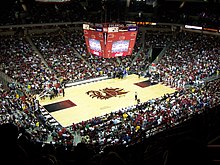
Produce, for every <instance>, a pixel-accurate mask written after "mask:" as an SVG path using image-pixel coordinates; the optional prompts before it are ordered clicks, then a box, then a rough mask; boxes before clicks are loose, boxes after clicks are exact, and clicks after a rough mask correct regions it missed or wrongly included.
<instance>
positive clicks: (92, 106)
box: [39, 75, 175, 127]
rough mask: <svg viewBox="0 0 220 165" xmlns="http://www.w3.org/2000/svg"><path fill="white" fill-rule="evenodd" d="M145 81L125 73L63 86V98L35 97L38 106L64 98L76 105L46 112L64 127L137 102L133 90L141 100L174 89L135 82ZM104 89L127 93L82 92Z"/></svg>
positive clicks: (173, 90)
mask: <svg viewBox="0 0 220 165" xmlns="http://www.w3.org/2000/svg"><path fill="white" fill-rule="evenodd" d="M146 80H148V78H143V77H141V78H138V76H137V75H129V76H127V77H125V78H124V79H118V78H116V79H107V80H102V81H98V82H92V83H87V84H82V85H78V86H72V87H68V88H66V89H65V97H63V96H58V97H57V98H54V99H52V100H50V99H49V98H46V99H45V100H39V102H40V104H41V105H42V106H44V105H48V104H51V103H56V102H60V101H64V100H70V101H72V102H73V103H74V104H76V106H74V107H71V108H66V109H63V110H58V111H55V112H51V113H50V114H51V115H52V116H53V117H54V118H55V119H56V120H57V121H58V122H59V123H60V124H61V125H62V126H63V127H67V126H70V125H71V124H72V123H78V122H81V121H83V120H84V121H85V120H88V119H91V118H93V117H95V116H101V115H104V114H106V113H110V112H112V111H117V110H119V109H121V108H123V107H128V106H131V105H135V104H136V103H137V102H136V101H135V92H137V94H138V98H139V99H140V101H141V102H145V101H147V100H149V99H152V98H157V97H160V96H163V95H164V94H166V93H173V92H175V89H173V88H170V87H168V86H165V85H162V84H156V85H152V86H148V87H145V88H142V87H140V86H137V85H135V83H138V82H142V81H146ZM105 88H120V89H123V91H125V92H127V93H126V94H123V95H117V96H115V97H114V96H113V97H110V98H109V99H98V98H96V97H94V98H92V97H90V96H89V95H87V94H86V92H88V91H90V90H95V91H100V90H102V89H105ZM113 94H114V92H113Z"/></svg>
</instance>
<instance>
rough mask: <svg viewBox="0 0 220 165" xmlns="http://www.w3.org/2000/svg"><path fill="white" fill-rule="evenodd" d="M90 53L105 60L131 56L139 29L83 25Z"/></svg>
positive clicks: (125, 26) (107, 25)
mask: <svg viewBox="0 0 220 165" xmlns="http://www.w3.org/2000/svg"><path fill="white" fill-rule="evenodd" d="M83 29H84V37H85V41H86V45H87V50H88V52H90V53H92V54H94V55H98V56H101V57H104V58H112V57H118V56H127V55H131V54H132V51H133V48H134V45H135V41H136V37H137V27H136V26H135V25H133V24H132V25H130V24H129V25H124V24H83Z"/></svg>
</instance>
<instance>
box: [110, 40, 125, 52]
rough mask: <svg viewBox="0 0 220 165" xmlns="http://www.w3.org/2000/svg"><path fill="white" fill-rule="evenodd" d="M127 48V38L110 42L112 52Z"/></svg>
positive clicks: (123, 50)
mask: <svg viewBox="0 0 220 165" xmlns="http://www.w3.org/2000/svg"><path fill="white" fill-rule="evenodd" d="M128 48H129V40H122V41H115V42H113V44H112V53H117V52H127V51H128Z"/></svg>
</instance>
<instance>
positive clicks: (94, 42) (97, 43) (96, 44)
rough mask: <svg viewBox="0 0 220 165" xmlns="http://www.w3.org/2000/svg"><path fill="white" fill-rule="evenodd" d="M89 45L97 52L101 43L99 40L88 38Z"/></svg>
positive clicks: (99, 50)
mask: <svg viewBox="0 0 220 165" xmlns="http://www.w3.org/2000/svg"><path fill="white" fill-rule="evenodd" d="M89 47H90V49H91V50H95V51H98V52H101V51H102V49H101V44H100V41H99V40H95V39H92V38H89Z"/></svg>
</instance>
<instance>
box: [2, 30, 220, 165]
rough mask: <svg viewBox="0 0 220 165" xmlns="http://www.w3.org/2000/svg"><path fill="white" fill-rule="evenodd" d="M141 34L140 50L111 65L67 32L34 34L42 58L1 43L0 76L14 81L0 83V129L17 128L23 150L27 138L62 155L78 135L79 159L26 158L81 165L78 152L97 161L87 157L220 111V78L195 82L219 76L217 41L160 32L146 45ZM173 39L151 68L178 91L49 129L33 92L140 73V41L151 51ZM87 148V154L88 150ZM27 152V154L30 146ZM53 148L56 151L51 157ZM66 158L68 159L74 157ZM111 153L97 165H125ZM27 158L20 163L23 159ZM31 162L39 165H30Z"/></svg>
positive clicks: (19, 42) (17, 44) (10, 41)
mask: <svg viewBox="0 0 220 165" xmlns="http://www.w3.org/2000/svg"><path fill="white" fill-rule="evenodd" d="M144 33H145V32H144ZM142 36H143V34H142V33H140V34H139V35H138V38H137V43H138V44H137V47H135V49H134V53H133V54H132V56H128V57H119V58H111V59H104V58H101V57H98V56H94V55H91V54H87V53H86V46H85V44H84V40H83V38H82V32H81V31H80V30H66V29H64V30H60V31H58V32H56V33H55V34H54V33H51V34H47V35H42V36H34V35H33V36H31V40H32V41H33V43H34V45H35V46H36V47H37V49H38V50H39V52H40V53H41V55H42V57H41V55H39V54H37V53H36V52H35V51H33V48H32V47H31V44H30V43H28V41H27V40H26V38H25V37H24V38H17V37H3V38H1V40H0V43H1V45H2V49H1V50H0V53H1V71H2V72H4V73H5V74H7V75H8V76H10V77H12V78H13V79H14V80H16V82H15V83H11V84H8V86H7V87H5V86H4V85H3V84H2V85H1V88H0V89H1V91H0V92H1V104H0V108H1V115H0V117H1V120H0V122H1V125H3V127H4V125H5V124H6V123H13V124H14V125H15V126H16V127H17V128H18V130H19V133H20V134H18V135H19V137H20V138H19V141H21V142H22V143H21V144H23V145H24V146H23V147H26V146H25V145H26V143H28V140H30V141H31V142H33V143H35V142H38V144H37V145H36V146H35V147H39V148H40V150H47V148H45V146H48V143H49V144H54V145H49V146H48V147H49V148H50V147H52V148H53V147H55V146H58V147H57V148H56V152H59V153H62V154H63V153H66V152H68V151H72V150H73V146H74V145H75V144H74V133H75V132H78V131H79V134H80V136H81V137H82V143H80V144H79V146H76V148H75V151H74V153H76V154H75V155H74V156H73V157H71V155H68V154H67V155H65V156H64V155H62V156H64V157H68V156H69V157H68V158H69V159H68V161H67V160H64V159H63V158H62V157H61V156H58V155H53V154H52V153H51V155H50V156H52V155H53V156H54V157H53V158H52V157H49V156H48V155H47V157H45V155H43V153H47V154H48V153H49V151H48V150H47V151H44V152H43V153H42V155H41V154H40V153H35V152H34V151H32V152H31V153H30V155H29V158H30V159H31V158H33V160H29V159H28V160H27V161H31V163H32V164H34V163H36V162H45V161H46V160H47V161H53V162H54V161H55V162H56V161H58V160H61V159H62V161H64V162H65V163H66V164H68V163H76V164H77V163H79V162H77V161H81V159H80V158H81V157H80V156H79V155H80V154H81V152H80V151H79V150H80V148H81V147H82V148H84V149H85V150H87V153H86V154H88V155H86V154H82V155H83V156H85V157H86V156H87V157H86V159H85V160H87V161H88V160H90V159H91V158H93V159H95V158H94V157H92V156H95V154H101V153H102V152H104V151H105V149H106V147H107V146H108V147H110V146H121V145H122V146H125V147H128V146H132V145H136V144H138V143H141V142H143V141H144V140H145V139H146V138H148V137H150V136H152V135H154V133H155V132H158V131H162V130H165V129H168V128H171V127H173V126H176V125H177V124H179V123H182V122H183V121H186V120H187V119H188V118H191V117H192V116H194V115H195V114H200V113H203V112H205V111H206V110H207V109H209V108H214V107H216V106H218V105H219V102H220V100H219V98H220V97H219V90H220V89H219V87H220V81H219V79H217V80H216V81H211V82H207V83H205V82H204V84H201V85H198V83H197V82H198V81H202V79H204V78H208V77H210V76H213V75H215V74H217V71H219V70H220V68H219V67H220V66H219V47H220V45H219V43H220V42H218V41H219V38H217V37H215V36H210V35H204V34H195V33H191V32H180V33H179V34H178V35H177V36H176V38H175V37H174V38H170V39H167V38H166V36H167V35H166V36H163V34H161V36H162V37H157V36H158V34H156V36H154V34H152V35H150V34H148V36H151V37H149V38H148V42H145V40H143V38H142ZM144 36H145V35H144ZM144 39H145V38H144ZM164 39H165V40H164ZM170 41H171V43H172V44H171V46H170V47H169V48H168V50H167V52H166V53H165V55H164V56H163V58H162V59H161V60H160V61H159V62H158V64H157V65H156V68H157V72H158V73H159V75H160V81H161V82H163V83H165V84H167V85H170V86H172V87H176V88H180V90H179V91H177V92H175V93H174V94H172V95H164V96H163V97H161V98H156V99H152V100H149V101H147V100H146V102H143V103H139V104H137V105H133V106H131V107H125V108H123V109H120V110H119V111H117V112H112V113H110V114H106V115H104V116H100V117H94V118H92V119H90V120H88V121H82V122H80V123H73V124H72V126H70V127H68V128H63V127H62V126H60V125H55V126H52V125H51V123H50V122H49V120H48V118H47V117H45V116H44V115H43V112H44V111H45V110H44V108H43V107H41V106H40V105H39V102H38V100H37V98H36V95H35V94H38V93H37V92H41V91H44V90H45V89H47V88H48V86H49V87H51V85H52V86H56V85H57V84H59V83H62V82H63V80H64V79H65V80H68V81H80V80H84V79H89V78H94V77H98V76H102V75H103V74H108V72H109V71H110V72H111V71H112V70H115V69H117V68H118V69H119V68H120V67H124V68H128V67H129V70H130V71H134V73H136V71H137V70H139V69H140V68H144V67H145V66H146V65H147V63H145V62H142V59H143V60H144V59H145V56H143V55H140V56H139V58H135V57H136V56H137V55H138V53H137V51H138V50H139V49H141V46H142V43H143V42H145V44H143V45H145V46H148V47H149V46H151V44H154V43H155V42H157V43H158V45H160V46H167V42H170ZM42 58H43V59H44V60H45V61H46V63H45V62H44V60H42ZM21 59H22V60H21ZM133 62H134V63H133ZM46 64H47V65H46ZM47 66H48V67H47ZM187 84H190V85H195V84H196V86H192V87H191V88H189V89H186V88H185V85H187ZM23 87H25V88H23ZM24 89H28V90H24ZM30 91H33V92H30ZM18 135H17V136H18ZM38 145H39V146H38ZM42 145H43V146H44V147H42ZM80 145H81V146H80ZM87 145H88V146H90V147H91V148H90V149H89V148H87V147H88V146H87ZM59 146H62V148H59ZM86 146H87V147H86ZM41 147H42V148H41ZM77 147H79V150H77ZM39 148H38V149H39ZM25 149H26V150H27V151H29V150H31V149H30V148H25ZM54 150H55V149H54V148H53V149H52V150H50V151H54ZM67 150H68V151H67ZM37 151H39V150H37ZM104 153H105V152H104ZM35 154H36V155H35ZM69 154H70V153H69ZM71 154H73V153H72V152H71ZM78 154H79V155H78ZM109 154H110V155H105V156H104V157H102V159H104V158H106V160H100V159H101V158H98V157H96V160H93V161H94V163H96V164H99V163H101V162H102V161H103V163H104V162H106V161H107V160H108V158H109V159H110V158H112V157H114V158H115V159H116V158H117V160H118V161H119V160H120V161H122V162H123V160H121V159H119V157H118V156H117V153H109ZM24 155H25V154H24ZM24 155H23V156H24ZM91 155H92V156H91ZM35 156H36V157H35ZM78 156H79V157H78ZM99 156H100V155H99ZM112 159H113V158H112ZM24 160H25V159H22V161H24ZM35 160H36V162H34V161H35ZM98 160H99V161H98ZM90 161H91V160H90ZM26 163H27V162H26ZM56 163H58V162H56ZM24 164H25V162H24Z"/></svg>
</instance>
